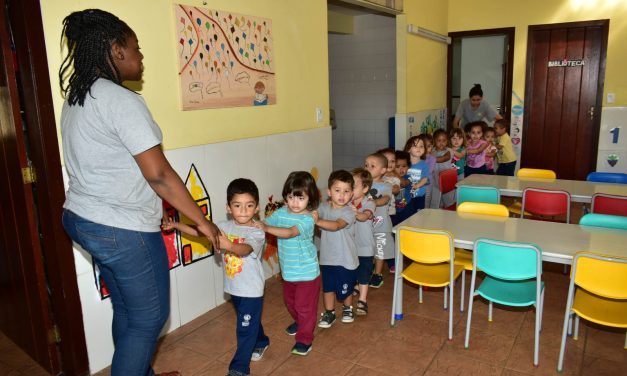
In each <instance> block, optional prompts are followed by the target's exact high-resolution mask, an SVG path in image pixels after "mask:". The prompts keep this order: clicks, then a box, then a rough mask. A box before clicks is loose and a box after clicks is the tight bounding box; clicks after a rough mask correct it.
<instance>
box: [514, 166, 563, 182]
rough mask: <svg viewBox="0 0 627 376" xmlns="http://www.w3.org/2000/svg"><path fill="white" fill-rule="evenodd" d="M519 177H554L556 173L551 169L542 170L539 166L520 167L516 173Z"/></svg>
mask: <svg viewBox="0 0 627 376" xmlns="http://www.w3.org/2000/svg"><path fill="white" fill-rule="evenodd" d="M516 176H517V177H519V178H537V179H555V178H557V175H556V174H555V171H552V170H542V169H539V168H521V169H520V170H518V172H517V173H516Z"/></svg>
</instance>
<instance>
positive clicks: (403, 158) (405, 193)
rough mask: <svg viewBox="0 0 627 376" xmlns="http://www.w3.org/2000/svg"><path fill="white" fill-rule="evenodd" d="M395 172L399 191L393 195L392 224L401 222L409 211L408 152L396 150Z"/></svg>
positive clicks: (407, 215) (407, 216)
mask: <svg viewBox="0 0 627 376" xmlns="http://www.w3.org/2000/svg"><path fill="white" fill-rule="evenodd" d="M395 169H396V174H397V175H398V176H399V178H400V182H401V184H400V185H401V191H400V192H399V193H398V194H397V195H396V196H395V197H394V205H395V206H396V215H394V216H392V217H390V218H391V219H392V226H396V225H397V224H399V223H401V222H403V221H404V220H406V219H407V218H409V216H410V215H411V214H413V213H411V186H410V185H411V182H410V181H409V175H408V174H407V171H408V170H409V153H408V152H406V151H402V150H397V151H396V168H395Z"/></svg>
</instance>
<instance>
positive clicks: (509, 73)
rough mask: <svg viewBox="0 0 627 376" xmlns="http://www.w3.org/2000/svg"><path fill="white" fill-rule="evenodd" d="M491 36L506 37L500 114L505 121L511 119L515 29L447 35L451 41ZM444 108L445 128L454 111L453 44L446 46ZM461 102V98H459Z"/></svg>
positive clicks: (462, 32) (460, 32) (448, 124)
mask: <svg viewBox="0 0 627 376" xmlns="http://www.w3.org/2000/svg"><path fill="white" fill-rule="evenodd" d="M493 35H505V36H507V51H506V53H507V70H506V72H505V75H504V76H503V79H504V80H505V82H504V83H505V87H504V90H505V95H504V100H503V103H502V107H501V114H502V115H503V117H504V118H505V119H511V107H512V82H513V77H514V37H515V36H516V28H515V27H505V28H500V29H483V30H468V31H455V32H450V33H448V36H449V37H451V39H453V40H455V39H456V38H467V37H488V36H493ZM446 69H447V74H446V108H447V111H448V122H447V126H448V127H449V128H450V127H451V122H452V116H453V115H454V111H455V110H456V109H454V108H452V106H453V104H452V93H453V90H452V86H453V82H452V78H453V77H452V75H451V72H452V69H453V43H451V44H449V45H448V54H447V59H446ZM460 101H461V98H460Z"/></svg>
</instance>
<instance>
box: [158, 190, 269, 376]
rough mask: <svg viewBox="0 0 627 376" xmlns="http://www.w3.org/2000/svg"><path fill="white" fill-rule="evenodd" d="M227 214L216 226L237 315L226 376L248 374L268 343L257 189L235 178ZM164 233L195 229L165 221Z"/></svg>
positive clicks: (194, 232)
mask: <svg viewBox="0 0 627 376" xmlns="http://www.w3.org/2000/svg"><path fill="white" fill-rule="evenodd" d="M226 201H227V205H226V211H227V213H228V214H230V215H231V217H232V219H231V220H229V221H224V222H220V223H218V227H219V228H220V235H219V237H220V246H221V247H222V248H223V250H224V252H222V259H223V262H222V264H223V266H224V267H223V270H224V292H225V293H227V294H229V295H231V302H232V303H233V305H234V306H235V312H236V314H237V329H236V330H235V335H236V337H237V349H236V350H235V355H233V359H232V360H231V363H230V364H229V373H228V375H238V376H239V375H248V374H249V373H250V361H251V360H252V361H258V360H261V358H262V357H263V354H264V353H265V351H266V349H267V348H268V346H269V345H270V340H269V339H268V337H267V336H266V335H265V333H264V331H263V326H262V325H261V311H262V308H263V289H264V284H265V280H266V278H265V273H264V271H263V265H262V258H261V253H262V251H263V245H264V242H265V234H264V233H263V231H261V230H260V229H258V228H256V227H255V220H254V216H255V215H256V214H257V213H258V212H259V190H258V189H257V186H256V185H255V183H253V182H252V181H251V180H248V179H235V180H233V181H232V182H231V183H230V184H229V185H228V187H227V189H226ZM163 228H164V230H169V229H173V228H174V229H177V230H179V231H183V232H185V233H188V234H190V235H193V236H199V235H201V234H199V232H198V230H197V229H196V228H195V227H193V226H190V225H186V224H183V223H179V222H172V220H171V219H167V220H165V221H164V224H163Z"/></svg>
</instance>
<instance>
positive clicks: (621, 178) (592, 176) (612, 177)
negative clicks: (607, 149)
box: [586, 172, 627, 184]
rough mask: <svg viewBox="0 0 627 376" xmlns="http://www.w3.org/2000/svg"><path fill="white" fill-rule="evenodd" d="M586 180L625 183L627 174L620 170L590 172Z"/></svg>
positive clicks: (626, 182)
mask: <svg viewBox="0 0 627 376" xmlns="http://www.w3.org/2000/svg"><path fill="white" fill-rule="evenodd" d="M586 180H587V181H594V182H598V183H615V184H627V174H623V173H622V172H591V173H589V174H588V176H587V177H586Z"/></svg>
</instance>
